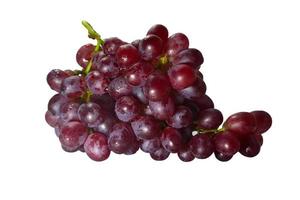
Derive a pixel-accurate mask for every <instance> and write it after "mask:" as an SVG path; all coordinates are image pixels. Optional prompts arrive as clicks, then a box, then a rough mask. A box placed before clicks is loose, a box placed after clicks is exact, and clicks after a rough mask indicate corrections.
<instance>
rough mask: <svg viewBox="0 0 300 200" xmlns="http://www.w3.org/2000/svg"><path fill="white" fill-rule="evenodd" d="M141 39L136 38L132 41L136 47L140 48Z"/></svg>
mask: <svg viewBox="0 0 300 200" xmlns="http://www.w3.org/2000/svg"><path fill="white" fill-rule="evenodd" d="M140 42H141V40H140V39H137V40H134V41H133V42H131V44H132V45H133V46H134V47H135V48H137V49H138V48H139V44H140Z"/></svg>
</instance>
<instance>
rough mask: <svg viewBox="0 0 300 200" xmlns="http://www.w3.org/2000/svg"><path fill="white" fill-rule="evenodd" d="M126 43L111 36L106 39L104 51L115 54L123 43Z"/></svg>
mask: <svg viewBox="0 0 300 200" xmlns="http://www.w3.org/2000/svg"><path fill="white" fill-rule="evenodd" d="M123 44H125V42H123V41H122V40H120V39H119V38H117V37H111V38H107V39H105V40H104V44H103V47H102V48H103V51H104V52H105V54H106V55H115V54H116V53H117V50H118V49H119V47H120V46H121V45H123Z"/></svg>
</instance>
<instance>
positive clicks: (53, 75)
mask: <svg viewBox="0 0 300 200" xmlns="http://www.w3.org/2000/svg"><path fill="white" fill-rule="evenodd" d="M69 76H70V75H69V74H68V73H66V72H64V71H62V70H60V69H53V70H51V71H50V72H49V73H48V75H47V82H48V84H49V86H50V88H51V89H52V90H55V91H56V92H60V90H61V84H62V82H63V80H64V79H65V78H67V77H69Z"/></svg>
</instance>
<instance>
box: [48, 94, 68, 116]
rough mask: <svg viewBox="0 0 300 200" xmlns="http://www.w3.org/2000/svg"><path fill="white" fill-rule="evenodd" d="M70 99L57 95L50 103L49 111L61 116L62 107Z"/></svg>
mask: <svg viewBox="0 0 300 200" xmlns="http://www.w3.org/2000/svg"><path fill="white" fill-rule="evenodd" d="M67 102H68V99H67V98H66V97H64V96H63V95H60V94H56V95H54V96H53V97H51V99H50V100H49V102H48V111H49V112H51V113H52V114H53V115H56V116H59V114H60V107H61V106H62V105H63V104H65V103H67Z"/></svg>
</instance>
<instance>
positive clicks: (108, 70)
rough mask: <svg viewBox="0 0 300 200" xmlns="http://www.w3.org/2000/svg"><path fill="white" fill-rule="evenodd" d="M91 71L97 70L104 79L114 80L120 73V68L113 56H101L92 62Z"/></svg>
mask: <svg viewBox="0 0 300 200" xmlns="http://www.w3.org/2000/svg"><path fill="white" fill-rule="evenodd" d="M93 69H95V70H98V71H99V72H100V73H101V74H103V75H104V76H105V77H106V78H115V77H117V76H118V75H119V73H120V68H119V66H118V64H117V62H116V59H115V57H114V56H111V55H108V56H103V57H102V58H101V59H94V60H93Z"/></svg>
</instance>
